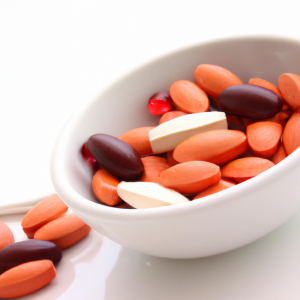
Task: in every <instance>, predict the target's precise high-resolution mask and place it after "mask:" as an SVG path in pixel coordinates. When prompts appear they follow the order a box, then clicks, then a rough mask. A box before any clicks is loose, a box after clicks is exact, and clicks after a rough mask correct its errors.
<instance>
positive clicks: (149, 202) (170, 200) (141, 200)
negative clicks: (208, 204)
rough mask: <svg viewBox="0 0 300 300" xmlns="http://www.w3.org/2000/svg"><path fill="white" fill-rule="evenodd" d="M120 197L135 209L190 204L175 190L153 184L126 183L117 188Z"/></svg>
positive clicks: (121, 183)
mask: <svg viewBox="0 0 300 300" xmlns="http://www.w3.org/2000/svg"><path fill="white" fill-rule="evenodd" d="M117 193H118V195H119V196H120V197H121V198H122V199H123V200H124V201H125V202H127V203H128V204H129V205H131V206H132V207H134V208H153V207H160V206H168V205H172V204H178V203H183V202H188V201H189V200H188V199H187V198H186V197H184V196H182V195H181V194H179V193H177V192H175V191H174V190H171V189H168V188H165V187H163V186H161V185H160V184H158V183H153V182H140V181H137V182H125V181H122V182H120V183H119V184H118V186H117Z"/></svg>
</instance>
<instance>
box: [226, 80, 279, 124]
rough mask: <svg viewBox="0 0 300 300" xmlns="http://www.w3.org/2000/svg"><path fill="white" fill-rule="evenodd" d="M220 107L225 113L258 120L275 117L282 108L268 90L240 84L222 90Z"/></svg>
mask: <svg viewBox="0 0 300 300" xmlns="http://www.w3.org/2000/svg"><path fill="white" fill-rule="evenodd" d="M220 105H221V108H222V109H223V110H224V111H225V112H227V113H230V114H233V115H239V116H241V117H245V118H250V119H257V120H260V119H266V118H270V117H273V116H275V115H276V113H277V112H278V111H279V110H280V109H281V107H282V101H281V100H280V98H279V97H278V96H277V95H276V94H275V93H274V92H272V91H270V90H268V89H265V88H263V87H260V86H256V85H252V84H241V85H236V86H231V87H229V88H227V89H226V90H224V91H223V92H222V94H221V95H220Z"/></svg>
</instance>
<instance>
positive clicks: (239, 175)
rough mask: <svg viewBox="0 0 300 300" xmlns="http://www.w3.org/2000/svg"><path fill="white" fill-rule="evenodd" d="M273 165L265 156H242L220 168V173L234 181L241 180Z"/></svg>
mask: <svg viewBox="0 0 300 300" xmlns="http://www.w3.org/2000/svg"><path fill="white" fill-rule="evenodd" d="M273 166H274V164H273V163H272V162H271V161H269V160H267V159H265V158H259V157H244V158H239V159H236V160H234V161H231V162H230V163H228V164H227V165H225V166H224V167H223V168H222V175H223V176H224V177H227V178H232V179H233V180H234V181H237V182H242V181H241V180H247V179H250V178H252V177H254V176H256V175H258V174H260V173H262V172H264V171H266V170H268V169H270V168H271V167H273Z"/></svg>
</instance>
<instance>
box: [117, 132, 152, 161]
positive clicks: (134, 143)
mask: <svg viewBox="0 0 300 300" xmlns="http://www.w3.org/2000/svg"><path fill="white" fill-rule="evenodd" d="M153 128H155V126H151V127H139V128H135V129H132V130H129V131H127V132H125V133H123V134H122V135H120V136H119V139H120V140H122V141H124V142H125V143H127V144H129V145H130V146H131V147H132V148H134V149H135V150H136V151H137V152H138V154H139V155H140V156H146V155H151V154H153V152H152V149H151V145H150V142H149V131H150V130H151V129H153Z"/></svg>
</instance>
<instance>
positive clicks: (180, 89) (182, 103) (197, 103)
mask: <svg viewBox="0 0 300 300" xmlns="http://www.w3.org/2000/svg"><path fill="white" fill-rule="evenodd" d="M170 96H171V97H172V99H173V102H174V104H175V106H176V107H177V108H178V109H180V110H182V111H184V112H187V113H199V112H204V111H208V109H209V100H208V97H207V95H206V93H205V92H204V91H203V90H202V89H201V88H200V87H199V86H198V85H197V84H195V83H194V82H191V81H188V80H178V81H175V82H174V83H172V85H171V86H170Z"/></svg>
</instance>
